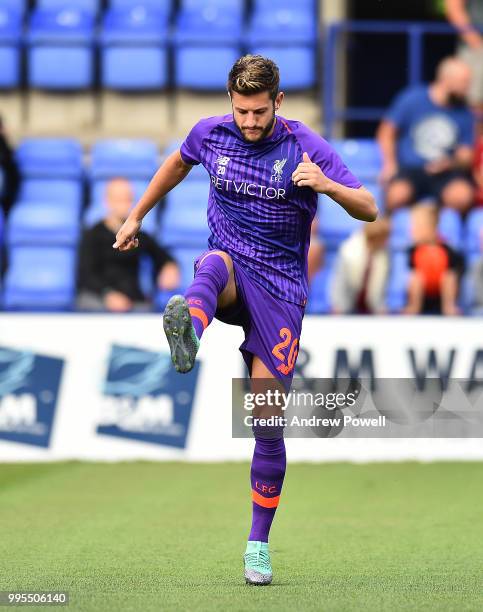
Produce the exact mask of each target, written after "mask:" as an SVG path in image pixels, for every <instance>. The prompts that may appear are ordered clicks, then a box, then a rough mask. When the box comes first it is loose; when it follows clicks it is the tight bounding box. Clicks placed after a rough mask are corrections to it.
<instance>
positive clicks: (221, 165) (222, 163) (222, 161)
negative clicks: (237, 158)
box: [216, 155, 230, 175]
mask: <svg viewBox="0 0 483 612" xmlns="http://www.w3.org/2000/svg"><path fill="white" fill-rule="evenodd" d="M229 161H230V158H229V157H227V156H226V155H220V156H219V157H218V159H217V160H216V163H217V165H218V168H217V169H216V173H217V174H219V175H223V174H225V172H226V167H227V166H228V162H229Z"/></svg>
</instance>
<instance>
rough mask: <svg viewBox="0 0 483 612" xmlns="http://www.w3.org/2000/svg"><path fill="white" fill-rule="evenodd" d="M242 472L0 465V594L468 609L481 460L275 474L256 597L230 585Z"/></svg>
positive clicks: (235, 606)
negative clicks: (278, 489) (264, 569)
mask: <svg viewBox="0 0 483 612" xmlns="http://www.w3.org/2000/svg"><path fill="white" fill-rule="evenodd" d="M248 472H249V466H248V464H247V463H232V464H229V463H224V464H204V465H203V464H183V463H148V462H146V463H145V462H139V463H137V462H136V463H120V464H99V463H80V462H79V463H77V462H73V463H56V464H38V465H32V464H24V465H22V464H18V465H10V464H9V465H5V464H3V465H0V590H7V589H19V590H30V591H32V590H42V591H45V590H67V591H69V593H70V600H71V603H70V605H69V606H68V608H63V609H68V610H86V611H99V612H110V611H116V612H118V611H122V612H124V611H131V610H133V611H136V612H137V611H140V612H150V611H159V610H176V611H177V610H190V611H191V610H195V611H197V610H207V611H208V610H209V611H213V610H220V611H222V610H223V611H226V610H235V611H237V610H239V611H245V610H257V611H258V610H262V611H263V612H268V611H271V610H273V611H277V612H280V611H281V610H282V611H285V610H299V611H303V612H305V611H306V610H317V611H320V610H324V611H325V610H327V611H336V610H337V611H341V612H350V611H354V612H356V611H357V612H360V611H365V610H368V611H371V612H375V611H398V610H407V611H411V612H414V611H419V610H428V611H430V610H431V611H434V610H436V611H438V612H440V611H446V610H447V611H458V612H462V611H465V610H471V611H475V612H476V611H480V610H483V463H434V464H418V463H394V464H387V463H386V464H368V465H351V464H344V463H340V464H325V465H324V464H322V465H316V464H294V465H289V466H288V472H287V477H286V481H285V488H284V491H283V493H282V499H281V505H280V507H279V510H278V513H277V517H276V520H275V523H274V527H273V529H272V534H271V542H270V548H271V551H272V564H273V567H274V581H273V584H272V585H271V586H269V587H251V586H247V585H245V583H244V580H243V569H242V554H243V552H244V546H245V540H246V537H247V535H248V527H249V517H250V502H249V473H248ZM5 609H6V608H5ZM29 609H31V608H29ZM43 609H45V607H44V608H43ZM48 609H54V608H53V607H50V606H49V607H48Z"/></svg>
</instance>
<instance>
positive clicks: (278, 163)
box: [270, 158, 287, 183]
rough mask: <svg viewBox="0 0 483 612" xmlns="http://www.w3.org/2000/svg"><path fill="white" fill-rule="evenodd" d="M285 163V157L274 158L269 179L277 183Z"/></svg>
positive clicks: (281, 175)
mask: <svg viewBox="0 0 483 612" xmlns="http://www.w3.org/2000/svg"><path fill="white" fill-rule="evenodd" d="M286 163H287V159H286V158H285V159H276V160H275V163H274V164H273V168H272V176H271V177H270V180H271V181H274V182H277V183H279V182H280V181H281V180H282V178H283V168H284V166H285V164H286Z"/></svg>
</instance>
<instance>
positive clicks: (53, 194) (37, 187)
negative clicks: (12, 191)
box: [18, 179, 82, 205]
mask: <svg viewBox="0 0 483 612" xmlns="http://www.w3.org/2000/svg"><path fill="white" fill-rule="evenodd" d="M18 199H19V200H21V201H25V202H27V201H28V202H52V203H54V204H61V205H62V204H70V203H72V204H73V205H80V204H81V202H82V184H81V183H80V182H79V181H76V180H67V179H27V180H24V181H22V185H21V187H20V193H19V198H18Z"/></svg>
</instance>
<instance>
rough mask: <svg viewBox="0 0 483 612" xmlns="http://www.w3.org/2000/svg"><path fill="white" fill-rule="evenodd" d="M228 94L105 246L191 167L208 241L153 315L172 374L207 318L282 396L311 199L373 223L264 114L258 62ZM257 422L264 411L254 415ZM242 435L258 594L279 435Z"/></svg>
mask: <svg viewBox="0 0 483 612" xmlns="http://www.w3.org/2000/svg"><path fill="white" fill-rule="evenodd" d="M228 93H229V96H230V100H231V104H232V113H230V114H228V115H224V116H220V117H210V118H208V119H202V120H201V121H199V122H198V123H197V124H196V125H195V126H194V128H193V129H192V130H191V132H190V133H189V134H188V136H187V138H186V140H185V141H184V142H183V144H182V145H181V148H180V150H179V151H176V152H174V153H172V154H171V155H170V156H169V157H168V158H167V159H166V161H165V162H164V164H163V165H162V166H161V167H160V169H159V170H158V172H157V173H156V174H155V176H154V177H153V179H152V181H151V183H150V184H149V186H148V188H147V190H146V192H145V193H144V195H143V196H142V197H141V199H140V200H139V202H138V203H137V205H136V206H135V208H134V209H133V211H132V212H131V214H130V216H129V218H128V219H127V221H126V223H125V224H124V225H123V227H122V228H121V229H120V230H119V233H118V234H117V236H116V242H115V243H114V245H113V246H114V248H119V249H120V250H121V251H124V250H127V249H131V248H135V247H136V246H137V245H138V239H137V238H136V234H137V233H138V232H139V230H140V227H141V221H142V219H143V217H144V216H145V215H146V214H147V213H148V212H149V210H150V209H151V208H152V207H153V206H154V205H155V204H156V203H157V202H158V201H159V200H160V199H161V198H162V197H164V196H165V195H166V194H167V193H168V192H169V191H170V189H172V188H173V187H175V186H176V185H177V184H178V183H179V182H180V181H182V180H183V179H184V178H185V177H186V175H187V174H188V172H189V171H190V169H191V168H192V167H193V165H196V164H200V163H201V164H203V166H204V167H205V168H206V169H207V171H208V173H209V175H210V180H211V189H210V195H209V201H208V225H209V228H210V230H211V236H210V239H209V242H208V247H209V248H208V250H207V251H206V252H204V253H202V254H201V255H200V256H199V257H198V259H197V260H196V262H195V277H194V280H193V283H192V284H191V286H190V287H189V288H188V289H187V291H186V293H185V295H184V296H174V297H173V298H171V300H170V301H169V303H168V305H167V306H166V310H165V313H164V317H163V325H164V329H165V332H166V336H167V338H168V343H169V346H170V349H171V358H172V361H173V364H174V367H175V368H176V369H177V370H178V371H179V372H188V371H190V369H191V368H192V367H193V364H194V361H195V357H196V353H197V351H198V347H199V344H200V339H201V337H202V335H203V332H204V330H205V329H206V327H207V326H208V325H209V324H210V322H211V321H212V319H213V317H216V318H218V319H219V320H221V321H224V322H226V323H229V324H234V325H241V326H242V327H243V329H244V332H245V340H244V342H243V344H242V345H241V347H240V350H241V352H242V355H243V358H244V360H245V362H246V364H247V367H248V370H249V373H250V378H251V381H252V388H253V389H255V390H260V389H264V388H265V389H266V388H268V387H270V385H271V384H273V385H277V384H280V385H282V386H283V388H284V389H285V390H288V389H289V388H290V384H291V381H292V377H293V373H294V366H295V362H296V359H297V354H298V343H299V338H300V332H301V327H302V318H303V315H304V307H305V304H306V301H307V251H308V248H309V240H310V226H311V223H312V219H313V217H314V215H315V212H316V209H317V194H319V193H324V194H327V195H328V196H330V197H331V198H332V199H333V200H335V202H337V203H338V204H340V205H341V206H342V207H343V208H344V209H345V210H346V211H347V212H348V213H349V214H350V215H352V216H353V217H355V218H357V219H362V220H364V221H373V220H374V219H375V218H376V216H377V207H376V205H375V202H374V198H373V196H372V195H371V194H370V193H369V191H367V190H366V189H365V188H364V187H363V186H362V185H361V183H360V182H359V181H358V180H357V179H356V178H355V177H354V176H353V175H352V174H351V173H350V172H349V170H348V169H347V168H346V166H345V165H344V164H343V162H342V161H341V159H340V158H339V157H338V155H337V154H336V153H335V152H334V150H333V149H332V148H331V147H330V145H329V144H328V143H327V142H326V141H325V140H324V139H323V138H321V137H320V136H319V135H317V134H315V133H314V132H312V131H311V130H310V129H308V128H307V127H306V126H304V125H303V124H302V123H300V122H298V121H292V120H288V119H284V118H283V117H281V116H279V115H277V114H276V111H278V110H279V108H280V106H281V104H282V101H283V98H284V94H283V92H281V91H279V71H278V68H277V66H276V65H275V64H274V62H273V61H271V60H270V59H266V58H263V57H261V56H259V55H247V56H244V57H242V58H240V59H239V60H238V61H237V62H236V63H235V64H234V66H233V67H232V69H231V71H230V74H229V77H228ZM179 214H180V215H182V214H183V211H182V210H180V211H179ZM258 414H261V415H263V414H268V413H267V412H266V411H265V412H264V407H263V406H262V407H261V409H260V411H259V412H258ZM254 416H256V414H255V412H254ZM253 433H254V436H255V449H254V454H253V460H252V466H251V485H252V526H251V531H250V535H249V537H248V543H247V548H246V552H245V556H244V563H245V579H246V582H248V583H250V584H258V585H264V584H269V583H270V582H271V580H272V568H271V563H270V556H269V551H268V535H269V531H270V527H271V524H272V520H273V517H274V515H275V511H276V508H277V505H278V502H279V498H280V493H281V489H282V484H283V479H284V476H285V466H286V456H285V444H284V439H283V428H282V427H273V428H263V427H257V426H256V425H255V426H254V427H253Z"/></svg>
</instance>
